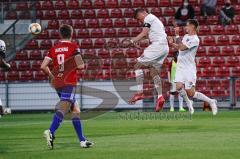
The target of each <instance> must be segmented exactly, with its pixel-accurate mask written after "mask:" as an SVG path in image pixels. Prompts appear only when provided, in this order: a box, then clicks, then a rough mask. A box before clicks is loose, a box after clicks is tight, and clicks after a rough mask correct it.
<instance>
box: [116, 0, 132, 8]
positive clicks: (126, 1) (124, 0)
mask: <svg viewBox="0 0 240 159" xmlns="http://www.w3.org/2000/svg"><path fill="white" fill-rule="evenodd" d="M119 6H120V7H121V8H130V7H132V3H131V0H121V1H119Z"/></svg>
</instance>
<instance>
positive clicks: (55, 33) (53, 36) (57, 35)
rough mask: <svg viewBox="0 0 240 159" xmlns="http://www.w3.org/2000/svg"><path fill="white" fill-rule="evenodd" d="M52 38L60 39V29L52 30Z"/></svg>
mask: <svg viewBox="0 0 240 159" xmlns="http://www.w3.org/2000/svg"><path fill="white" fill-rule="evenodd" d="M50 37H51V38H52V39H59V38H60V36H59V31H58V30H53V31H51V36H50Z"/></svg>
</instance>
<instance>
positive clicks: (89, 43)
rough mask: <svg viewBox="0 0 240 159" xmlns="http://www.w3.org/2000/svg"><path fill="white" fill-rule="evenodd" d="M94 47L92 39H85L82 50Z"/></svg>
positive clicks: (82, 42)
mask: <svg viewBox="0 0 240 159" xmlns="http://www.w3.org/2000/svg"><path fill="white" fill-rule="evenodd" d="M92 46H93V42H92V40H91V39H83V40H82V41H81V48H83V49H88V48H92Z"/></svg>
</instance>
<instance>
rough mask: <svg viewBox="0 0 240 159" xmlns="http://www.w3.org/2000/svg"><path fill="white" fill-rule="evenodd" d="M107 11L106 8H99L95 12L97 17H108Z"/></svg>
mask: <svg viewBox="0 0 240 159" xmlns="http://www.w3.org/2000/svg"><path fill="white" fill-rule="evenodd" d="M108 17H109V13H108V10H107V9H99V10H98V12H97V18H108Z"/></svg>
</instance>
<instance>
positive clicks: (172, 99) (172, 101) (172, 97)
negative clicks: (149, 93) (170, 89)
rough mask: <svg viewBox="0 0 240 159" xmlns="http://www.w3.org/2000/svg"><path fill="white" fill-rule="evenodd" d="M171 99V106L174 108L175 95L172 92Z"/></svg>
mask: <svg viewBox="0 0 240 159" xmlns="http://www.w3.org/2000/svg"><path fill="white" fill-rule="evenodd" d="M169 100H170V108H174V95H172V94H170V97H169Z"/></svg>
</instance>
